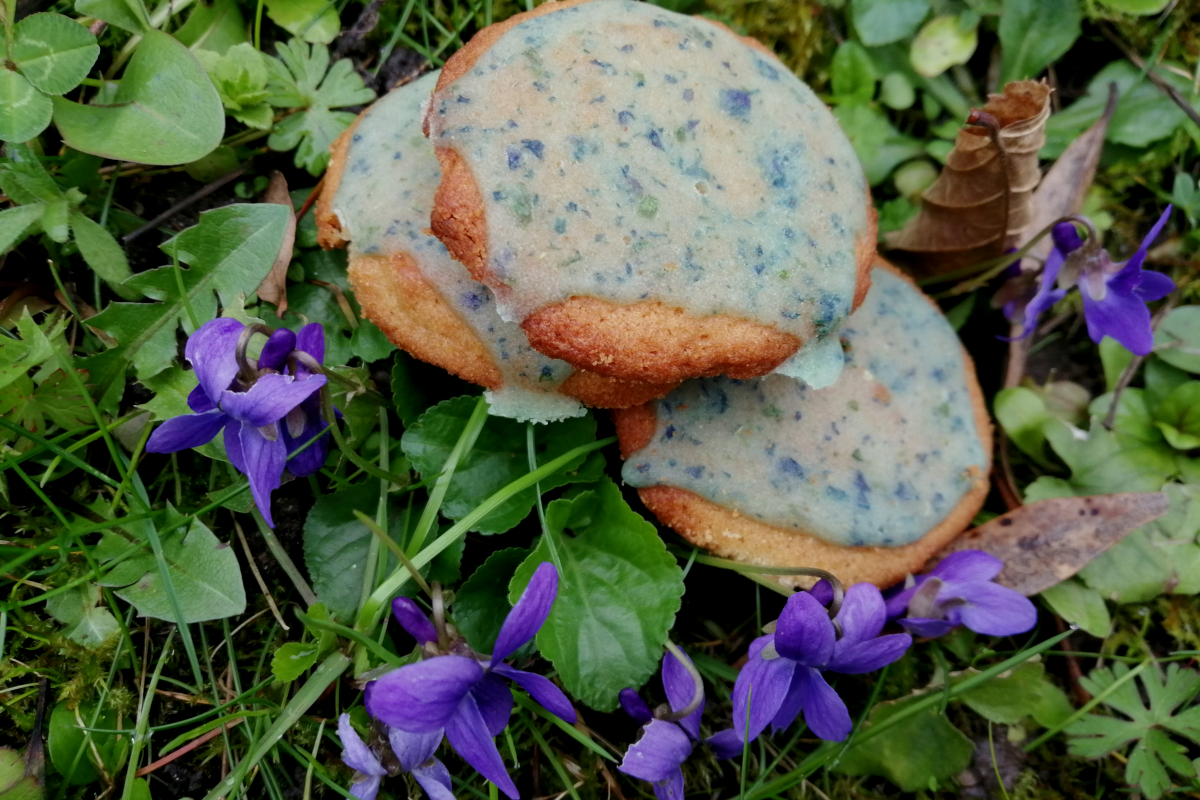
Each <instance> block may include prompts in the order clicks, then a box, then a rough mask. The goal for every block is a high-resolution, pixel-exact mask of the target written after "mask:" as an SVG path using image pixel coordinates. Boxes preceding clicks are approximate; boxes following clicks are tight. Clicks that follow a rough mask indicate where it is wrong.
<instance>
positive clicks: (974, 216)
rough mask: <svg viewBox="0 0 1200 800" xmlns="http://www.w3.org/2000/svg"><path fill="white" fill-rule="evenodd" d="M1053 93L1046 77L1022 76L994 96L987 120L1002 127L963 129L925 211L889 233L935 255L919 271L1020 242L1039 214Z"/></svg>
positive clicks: (895, 241) (925, 199)
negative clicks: (1041, 161)
mask: <svg viewBox="0 0 1200 800" xmlns="http://www.w3.org/2000/svg"><path fill="white" fill-rule="evenodd" d="M1050 92H1051V89H1050V87H1049V86H1048V85H1047V84H1045V83H1041V82H1037V81H1016V82H1013V83H1010V84H1008V85H1007V86H1005V87H1004V94H1000V95H996V94H994V95H990V96H989V97H988V102H987V105H985V106H984V107H983V115H982V119H984V120H987V119H988V117H991V118H994V119H995V123H996V126H997V128H996V131H995V132H992V131H989V129H988V128H987V127H985V126H984V125H982V124H969V125H964V126H963V127H961V128H959V131H958V138H957V139H956V140H955V142H954V149H953V150H951V151H950V155H949V156H948V157H947V158H946V167H945V169H943V170H942V174H941V175H939V176H938V179H937V180H936V181H934V183H933V185H932V186H930V187H929V188H928V189H927V190H926V191H925V194H924V195H923V196H922V198H921V212H920V213H919V214H918V215H917V216H916V217H914V218H913V219H911V220H910V221H909V222H908V224H907V225H905V226H904V228H903V229H902V230H900V231H897V232H895V233H892V234H889V235H888V237H887V246H888V247H889V248H893V249H897V250H908V251H911V252H916V253H928V254H931V255H930V256H929V257H927V258H925V259H924V262H925V263H923V264H922V265H921V266H922V270H921V271H923V272H926V273H928V274H936V273H939V272H945V271H948V270H951V269H956V268H958V267H961V266H965V265H967V264H971V263H974V262H976V261H980V260H982V259H986V258H991V257H994V256H997V255H1000V253H1002V252H1003V250H1004V248H1005V247H1006V246H1007V245H1008V243H1009V242H1011V241H1016V240H1018V239H1019V238H1020V237H1021V235H1022V234H1023V233H1024V232H1025V230H1026V228H1028V227H1029V224H1030V222H1031V220H1032V219H1033V203H1032V198H1033V191H1034V189H1036V188H1037V185H1038V181H1039V179H1040V178H1041V172H1040V171H1039V170H1038V150H1040V149H1041V147H1042V145H1043V144H1045V142H1046V120H1047V119H1048V118H1049V117H1050ZM972 117H973V118H974V117H975V114H972ZM993 136H995V137H996V138H997V139H998V142H999V147H1000V149H997V145H996V143H995V142H993ZM1001 149H1002V150H1003V153H1001V151H1000V150H1001ZM1006 212H1007V213H1006Z"/></svg>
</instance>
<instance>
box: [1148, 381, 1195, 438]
mask: <svg viewBox="0 0 1200 800" xmlns="http://www.w3.org/2000/svg"><path fill="white" fill-rule="evenodd" d="M1154 420H1155V424H1156V425H1157V426H1158V428H1159V430H1161V431H1162V433H1163V436H1165V437H1166V438H1167V442H1168V443H1169V444H1170V445H1171V446H1172V447H1174V448H1175V449H1177V450H1192V449H1194V448H1196V447H1200V381H1188V382H1187V383H1184V384H1181V385H1180V386H1177V387H1176V388H1175V389H1174V390H1173V391H1172V392H1171V393H1170V394H1169V395H1167V397H1166V399H1164V400H1163V401H1162V403H1160V404H1159V406H1158V408H1156V409H1154Z"/></svg>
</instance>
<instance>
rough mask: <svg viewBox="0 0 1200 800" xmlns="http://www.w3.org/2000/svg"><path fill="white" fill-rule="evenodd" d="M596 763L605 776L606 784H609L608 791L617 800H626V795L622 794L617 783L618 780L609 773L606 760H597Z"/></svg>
mask: <svg viewBox="0 0 1200 800" xmlns="http://www.w3.org/2000/svg"><path fill="white" fill-rule="evenodd" d="M596 763H597V764H598V765H599V767H600V774H601V775H603V776H604V782H605V783H607V784H608V791H609V793H610V794H612V795H616V797H617V800H625V795H624V793H622V792H621V787H620V785H619V784H618V783H617V779H616V778H614V777H613V774H612V773H611V772H609V771H608V767H606V766H604V759H602V758H598V759H596Z"/></svg>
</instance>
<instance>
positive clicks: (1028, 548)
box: [927, 492, 1169, 597]
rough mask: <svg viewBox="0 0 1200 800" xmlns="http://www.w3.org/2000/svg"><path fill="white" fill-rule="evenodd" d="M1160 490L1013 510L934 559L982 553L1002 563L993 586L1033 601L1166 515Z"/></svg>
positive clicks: (1070, 499) (966, 535)
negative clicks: (998, 586) (1117, 544)
mask: <svg viewBox="0 0 1200 800" xmlns="http://www.w3.org/2000/svg"><path fill="white" fill-rule="evenodd" d="M1168 505H1169V502H1168V499H1167V496H1166V495H1165V494H1163V493H1162V492H1130V493H1126V494H1103V495H1095V496H1092V497H1058V498H1054V499H1052V500H1042V501H1040V502H1037V503H1030V504H1029V505H1026V506H1021V507H1020V508H1017V509H1014V510H1013V511H1010V512H1008V513H1007V514H1004V515H1002V516H999V517H996V518H995V519H993V520H991V521H989V522H986V523H984V524H983V525H980V526H979V527H977V528H974V529H972V530H969V531H967V532H966V533H964V534H963V535H962V536H959V537H958V538H957V539H955V540H954V541H953V542H951V543H950V545H949V546H947V547H946V548H945V549H944V550H942V551H941V552H940V553H938V554H937V555H936V556H934V557H933V558H932V559H931V560H930V562H929V564H928V565H927V566H928V567H929V568H932V567H933V566H934V565H935V564H936V563H937V562H938V561H940V560H942V559H943V558H945V557H946V556H947V555H949V554H950V553H953V552H956V551H958V550H983V551H984V552H985V553H990V554H991V555H993V556H995V557H996V558H998V559H1000V560H1001V561H1003V562H1004V569H1003V570H1002V571H1001V572H1000V574H999V575H998V576H997V577H996V583H998V584H1000V585H1001V586H1007V587H1008V588H1010V589H1016V590H1017V591H1018V592H1020V593H1021V594H1023V595H1025V596H1026V597H1032V596H1033V595H1035V594H1038V593H1039V592H1043V591H1045V590H1046V589H1049V588H1050V587H1051V586H1053V585H1055V584H1056V583H1059V582H1061V581H1065V580H1066V579H1067V578H1070V577H1071V576H1072V575H1074V574H1075V573H1076V572H1078V571H1079V570H1081V569H1083V568H1084V567H1085V566H1087V564H1088V562H1089V561H1091V560H1092V559H1093V558H1095V557H1096V556H1098V555H1100V554H1101V553H1103V552H1104V551H1105V550H1107V549H1108V548H1110V547H1112V546H1113V545H1114V544H1116V543H1117V542H1119V541H1121V539H1123V538H1125V536H1126V535H1128V534H1130V533H1132V532H1133V531H1134V530H1136V529H1137V528H1140V527H1141V526H1142V525H1145V524H1146V523H1147V522H1150V521H1151V520H1154V519H1158V518H1159V517H1161V516H1162V515H1163V514H1165V513H1167V506H1168Z"/></svg>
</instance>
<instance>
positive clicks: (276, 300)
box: [258, 170, 296, 319]
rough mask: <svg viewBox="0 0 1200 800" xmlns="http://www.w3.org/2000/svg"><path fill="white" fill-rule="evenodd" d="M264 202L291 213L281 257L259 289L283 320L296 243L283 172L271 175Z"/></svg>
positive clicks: (261, 295)
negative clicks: (290, 268)
mask: <svg viewBox="0 0 1200 800" xmlns="http://www.w3.org/2000/svg"><path fill="white" fill-rule="evenodd" d="M263 202H264V203H275V204H276V205H280V206H286V207H287V210H288V211H289V212H290V214H289V216H288V225H287V230H286V231H285V232H284V234H283V244H282V245H281V246H280V248H279V255H278V256H276V257H275V264H274V265H273V266H272V267H271V271H270V272H268V273H267V277H265V278H263V282H262V283H261V284H260V285H259V287H258V296H259V298H260V299H262V300H266V301H267V302H268V303H273V304H274V305H275V314H276V315H277V316H278V317H279V318H280V319H282V318H283V314H284V312H285V311H287V306H288V300H287V273H288V267H289V266H290V265H291V263H292V246H293V245H294V244H295V243H296V214H295V212H294V211H293V210H292V198H291V195H289V194H288V185H287V178H285V177H283V173H282V172H279V171H278V170H275V171H273V172H272V173H271V183H270V184H269V185H268V186H267V191H266V193H264V194H263Z"/></svg>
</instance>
